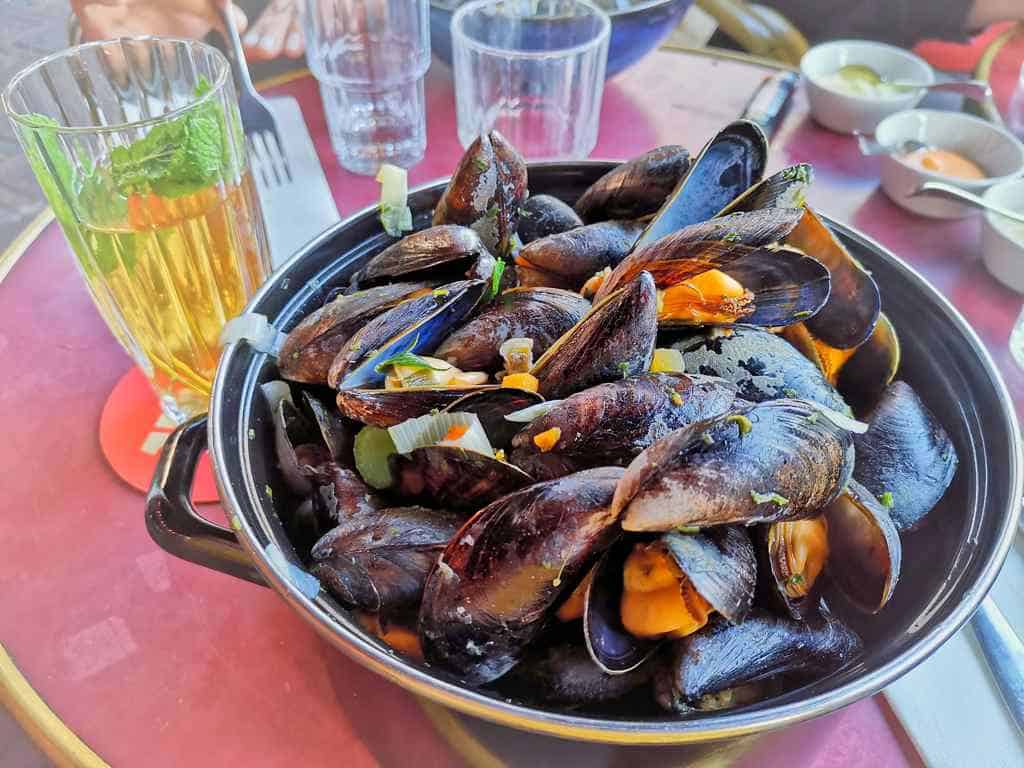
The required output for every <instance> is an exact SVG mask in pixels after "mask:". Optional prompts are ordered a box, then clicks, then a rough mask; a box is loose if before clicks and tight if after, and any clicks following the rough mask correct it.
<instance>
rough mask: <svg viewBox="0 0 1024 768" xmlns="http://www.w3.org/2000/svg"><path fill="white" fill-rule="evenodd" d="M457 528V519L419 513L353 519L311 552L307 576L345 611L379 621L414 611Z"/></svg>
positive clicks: (390, 511)
mask: <svg viewBox="0 0 1024 768" xmlns="http://www.w3.org/2000/svg"><path fill="white" fill-rule="evenodd" d="M460 524H461V518H460V517H459V516H458V515H455V514H452V513H450V512H444V511H439V510H434V509H426V508H425V507H391V508H387V509H381V510H378V511H377V512H375V513H374V514H364V515H358V516H355V517H353V518H352V519H350V520H347V521H345V524H343V525H340V526H338V527H337V528H335V529H333V530H331V531H329V532H327V533H326V534H325V535H324V536H323V538H321V539H320V540H319V541H318V542H317V543H316V544H315V545H314V546H313V550H312V559H313V566H312V569H311V572H312V574H313V575H314V576H316V577H317V578H318V579H320V582H321V583H322V584H323V585H324V586H325V587H326V588H327V589H328V590H329V591H330V592H331V594H333V595H334V596H335V597H336V598H337V599H338V600H339V601H340V602H341V604H342V605H344V606H345V607H346V608H350V609H359V610H364V611H371V612H374V613H381V614H385V615H387V614H391V613H394V612H397V611H402V610H408V609H410V608H415V607H416V605H417V604H418V603H419V600H420V597H421V595H422V593H423V584H424V582H425V581H426V578H427V573H428V572H429V571H430V569H431V568H433V566H434V563H435V562H436V561H437V557H438V555H440V554H441V552H442V550H443V549H444V547H445V546H446V545H447V543H448V541H449V540H450V539H451V537H452V536H453V535H454V534H455V532H456V531H457V530H458V528H459V525H460Z"/></svg>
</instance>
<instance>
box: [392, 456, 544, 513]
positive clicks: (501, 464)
mask: <svg viewBox="0 0 1024 768" xmlns="http://www.w3.org/2000/svg"><path fill="white" fill-rule="evenodd" d="M391 466H392V474H393V475H394V477H395V478H396V486H395V491H396V492H397V493H398V494H399V495H400V496H401V497H402V498H406V499H417V500H421V501H424V502H426V503H429V504H431V505H432V506H439V507H449V508H452V509H479V508H480V507H482V506H484V505H486V504H490V503H491V502H492V501H494V500H495V499H498V498H500V497H502V496H504V495H505V494H507V493H511V492H512V491H515V490H517V489H518V488H522V487H523V486H526V485H529V484H530V483H532V482H533V478H532V477H530V475H528V474H527V473H526V472H523V470H521V469H519V467H517V466H515V465H513V464H509V463H508V462H506V461H501V460H499V459H496V458H494V457H493V456H488V455H487V454H484V453H478V452H476V451H472V450H466V449H464V448H460V447H457V446H451V445H430V446H426V447H424V448H417V449H415V450H414V451H412V452H411V453H408V454H396V455H394V456H392V457H391Z"/></svg>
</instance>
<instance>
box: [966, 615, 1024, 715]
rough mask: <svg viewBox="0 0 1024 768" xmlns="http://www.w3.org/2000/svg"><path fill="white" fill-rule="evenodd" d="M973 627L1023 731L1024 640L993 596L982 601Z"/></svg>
mask: <svg viewBox="0 0 1024 768" xmlns="http://www.w3.org/2000/svg"><path fill="white" fill-rule="evenodd" d="M971 626H972V627H974V636H975V637H976V638H977V639H978V644H979V645H980V646H981V649H982V651H983V652H984V654H985V660H986V661H988V666H989V670H990V671H991V672H992V677H993V678H995V681H996V684H997V685H998V686H999V692H1000V693H1001V694H1002V697H1003V701H1004V702H1005V704H1006V708H1007V709H1008V710H1010V714H1011V715H1012V716H1013V719H1014V721H1015V722H1016V723H1017V727H1018V728H1019V729H1020V731H1021V733H1022V734H1024V643H1022V642H1021V639H1020V638H1019V637H1017V635H1016V633H1015V632H1014V631H1013V628H1012V627H1010V623H1009V622H1008V621H1007V620H1006V617H1005V616H1003V614H1002V611H1000V610H999V609H998V608H997V607H996V604H995V603H993V602H992V598H991V597H986V598H985V599H984V600H982V601H981V605H980V606H979V607H978V612H977V613H975V614H974V619H973V620H972V621H971Z"/></svg>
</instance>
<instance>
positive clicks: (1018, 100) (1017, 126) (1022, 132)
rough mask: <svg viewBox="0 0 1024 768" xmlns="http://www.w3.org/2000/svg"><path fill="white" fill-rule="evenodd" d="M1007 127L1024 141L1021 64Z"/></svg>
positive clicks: (1023, 93)
mask: <svg viewBox="0 0 1024 768" xmlns="http://www.w3.org/2000/svg"><path fill="white" fill-rule="evenodd" d="M1006 127H1007V128H1009V129H1010V131H1012V132H1013V133H1014V134H1015V135H1016V136H1017V138H1018V139H1020V140H1021V141H1024V64H1021V68H1020V75H1019V76H1018V77H1017V86H1016V88H1014V90H1013V95H1012V96H1011V97H1010V107H1009V110H1008V111H1007V115H1006Z"/></svg>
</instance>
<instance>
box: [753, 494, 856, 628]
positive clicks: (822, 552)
mask: <svg viewBox="0 0 1024 768" xmlns="http://www.w3.org/2000/svg"><path fill="white" fill-rule="evenodd" d="M840 498H842V497H840ZM832 503H833V505H834V504H836V503H838V502H832ZM762 528H763V530H762V531H761V535H760V537H759V544H760V547H761V550H760V551H761V554H762V555H763V563H764V565H765V568H764V570H765V571H766V574H765V579H766V581H768V585H769V589H770V591H771V597H772V599H773V600H774V601H775V602H777V603H779V604H780V605H781V606H782V607H783V608H784V609H785V611H786V612H787V613H788V614H789V615H790V616H792V617H793V618H794V619H798V620H801V621H804V620H807V619H808V618H810V617H812V616H815V615H817V614H818V604H819V598H820V595H821V590H822V587H823V586H824V584H825V581H826V579H825V575H824V569H825V566H826V563H827V562H828V561H829V558H830V556H831V554H830V551H829V538H828V537H829V527H828V522H827V521H826V520H825V518H824V516H823V515H817V516H815V517H809V518H807V519H804V520H787V521H782V522H777V523H771V524H770V525H768V526H762Z"/></svg>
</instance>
